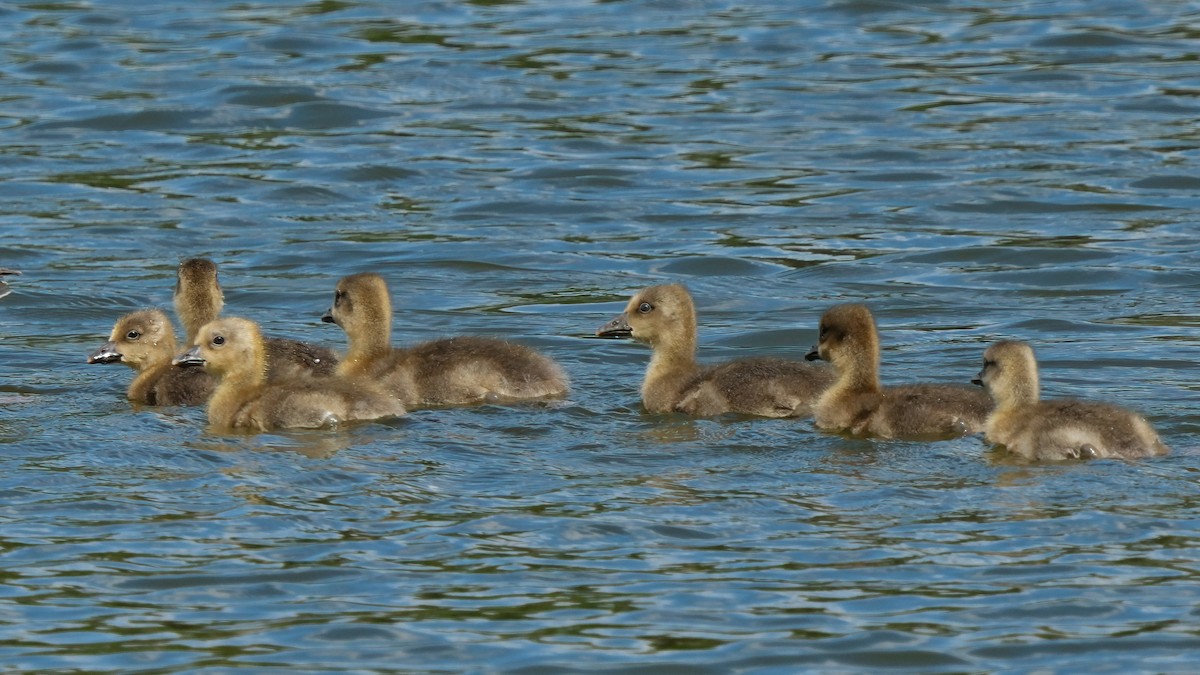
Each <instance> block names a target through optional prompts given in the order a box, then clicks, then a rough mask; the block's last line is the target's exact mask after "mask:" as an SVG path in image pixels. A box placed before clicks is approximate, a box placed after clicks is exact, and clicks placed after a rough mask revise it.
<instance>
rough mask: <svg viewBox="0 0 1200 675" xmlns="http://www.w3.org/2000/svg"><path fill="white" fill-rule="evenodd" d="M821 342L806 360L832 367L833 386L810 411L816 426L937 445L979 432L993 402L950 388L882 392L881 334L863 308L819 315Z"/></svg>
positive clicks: (937, 386)
mask: <svg viewBox="0 0 1200 675" xmlns="http://www.w3.org/2000/svg"><path fill="white" fill-rule="evenodd" d="M818 339H819V343H818V345H817V347H816V348H815V349H813V350H812V351H811V352H809V353H808V355H807V356H806V358H807V359H809V360H810V361H811V360H815V359H818V358H819V359H822V360H825V361H828V362H829V363H831V364H833V368H834V370H835V371H837V381H836V382H834V384H833V386H831V387H829V389H827V390H826V391H825V393H824V394H822V395H821V398H820V400H818V401H817V404H816V406H815V409H814V413H813V418H814V422H815V424H816V426H817V427H818V428H820V429H825V430H828V431H844V432H850V433H852V434H855V435H860V436H877V437H879V438H894V439H903V440H936V439H945V438H953V437H957V436H963V435H965V434H973V433H977V432H980V431H983V427H984V423H985V421H986V420H987V415H988V411H989V410H990V409H991V400H990V399H989V398H988V397H987V396H981V395H980V394H981V393H982V392H980V391H979V390H978V389H971V388H970V387H966V386H959V385H953V384H909V385H903V386H898V387H884V386H883V385H882V384H881V383H880V380H879V333H878V331H877V330H876V329H875V319H874V317H872V316H871V310H869V309H867V308H866V307H865V306H864V305H853V304H847V305H835V306H834V307H831V308H829V309H828V310H826V312H825V313H824V314H823V315H822V316H821V327H820V335H819V337H818Z"/></svg>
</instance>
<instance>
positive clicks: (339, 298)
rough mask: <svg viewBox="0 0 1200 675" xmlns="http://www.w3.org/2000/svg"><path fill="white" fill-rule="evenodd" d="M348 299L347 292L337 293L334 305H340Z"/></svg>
mask: <svg viewBox="0 0 1200 675" xmlns="http://www.w3.org/2000/svg"><path fill="white" fill-rule="evenodd" d="M345 299H346V291H336V292H334V294H333V304H335V305H340V304H342V300H345Z"/></svg>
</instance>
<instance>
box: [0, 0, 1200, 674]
mask: <svg viewBox="0 0 1200 675" xmlns="http://www.w3.org/2000/svg"><path fill="white" fill-rule="evenodd" d="M1197 25H1200V10H1197V8H1196V7H1195V5H1194V4H1193V3H1188V2H1171V1H1166V2H1155V3H1149V4H1146V3H1134V2H1123V1H1119V0H1101V1H1099V2H1056V3H1037V2H1018V3H1011V2H960V1H957V0H945V1H930V2H919V3H893V2H875V1H848V2H836V1H831V2H801V3H796V2H790V1H784V0H760V1H757V2H753V3H738V2H727V1H724V0H704V1H702V2H675V1H672V0H658V1H654V0H626V1H614V2H582V1H580V2H553V3H551V2H543V1H541V0H537V1H530V2H518V1H513V2H506V1H491V0H489V1H484V0H478V1H475V2H449V1H446V2H411V3H370V2H343V1H324V2H313V3H308V4H304V3H298V2H259V3H244V2H238V3H228V2H215V3H178V2H170V1H167V2H162V3H156V4H155V5H154V6H153V7H152V8H151V7H148V6H147V5H145V4H144V3H132V2H106V3H95V4H89V3H82V2H60V3H33V2H8V3H6V4H0V30H2V31H3V34H4V35H5V36H6V37H5V39H4V41H3V44H2V45H0V267H9V268H16V269H20V270H22V271H23V272H24V274H23V275H22V276H19V277H11V278H8V279H7V281H8V282H9V284H10V286H11V287H12V289H13V292H12V294H11V295H9V296H8V297H6V298H4V299H3V300H0V448H2V452H0V523H2V524H3V525H2V531H0V573H2V574H3V577H4V583H3V584H2V585H0V596H2V597H0V663H4V664H5V665H7V666H9V667H10V668H14V669H23V670H39V671H47V670H52V669H59V670H68V669H73V670H87V671H120V672H180V671H200V670H204V671H217V672H251V671H261V670H263V669H267V668H270V667H281V668H292V669H297V668H298V669H302V670H307V671H351V670H353V671H369V670H384V669H409V670H413V671H422V672H440V671H476V672H479V671H484V672H512V673H535V672H561V671H564V670H575V669H578V670H594V671H606V672H607V671H612V672H631V671H638V670H643V671H653V672H666V671H668V670H669V669H670V668H671V667H676V668H678V669H681V670H683V669H686V670H688V671H689V672H727V671H732V670H739V671H752V672H781V673H782V672H794V671H795V670H797V669H806V668H807V669H812V670H822V671H831V670H832V671H838V670H842V671H863V670H880V669H894V670H910V671H920V672H939V671H954V672H962V671H992V670H999V671H1027V670H1035V669H1037V670H1048V671H1065V670H1073V671H1083V670H1089V671H1103V670H1107V671H1129V670H1133V669H1138V670H1146V671H1156V672H1170V671H1185V670H1188V669H1189V668H1191V667H1192V664H1194V663H1195V662H1196V658H1197V656H1198V655H1200V629H1198V628H1197V626H1198V625H1200V621H1198V618H1200V613H1198V610H1197V609H1196V604H1195V598H1196V597H1197V593H1198V592H1200V569H1198V566H1197V561H1198V560H1200V535H1198V534H1197V524H1198V523H1200V500H1198V499H1197V496H1196V495H1197V488H1196V483H1197V477H1198V475H1200V473H1198V472H1200V459H1198V453H1197V446H1198V441H1200V414H1198V413H1197V411H1198V409H1200V401H1198V400H1197V396H1196V391H1197V385H1196V384H1195V382H1196V380H1197V376H1198V374H1200V373H1198V370H1200V369H1198V368H1197V366H1196V363H1195V362H1196V354H1197V353H1198V352H1197V342H1198V340H1197V326H1198V325H1200V313H1198V312H1197V310H1196V305H1197V299H1198V297H1200V296H1198V294H1197V288H1200V254H1198V253H1197V248H1196V241H1197V228H1196V222H1197V219H1198V216H1200V200H1198V199H1197V196H1196V194H1197V191H1198V188H1200V178H1197V176H1200V172H1198V171H1197V166H1196V165H1197V161H1198V160H1200V133H1198V132H1197V128H1198V126H1197V124H1198V122H1200V70H1197V68H1196V60H1195V54H1196V37H1197V33H1196V26H1197ZM189 256H208V257H211V258H213V259H214V260H215V261H217V262H218V263H219V264H220V266H221V271H222V281H223V284H224V286H225V293H226V303H227V311H228V312H229V313H232V314H240V315H245V316H249V317H251V318H254V319H256V320H258V321H260V322H262V323H263V324H264V326H265V327H266V329H267V330H268V331H270V332H271V333H274V334H278V335H286V336H291V337H297V338H301V339H306V340H311V341H318V342H324V343H328V344H332V345H335V346H339V347H340V346H341V345H342V335H341V333H340V331H338V330H337V329H336V328H335V327H332V326H329V325H324V324H321V323H320V322H319V317H320V315H321V313H322V312H323V311H324V310H325V308H326V307H328V305H329V302H330V300H331V296H332V292H331V291H332V288H333V285H334V283H335V282H336V280H337V279H338V278H339V277H341V276H343V275H345V274H349V273H353V272H360V271H376V272H379V273H381V274H383V275H384V276H385V277H386V278H387V279H388V280H389V282H390V283H391V286H392V292H393V296H394V300H395V302H396V304H397V312H396V317H395V322H394V330H395V336H396V339H397V341H400V342H413V341H418V340H422V339H428V338H433V337H438V336H443V335H450V334H455V333H472V334H481V335H492V336H501V337H509V338H512V339H514V340H517V341H519V342H522V343H525V344H529V345H531V346H534V347H537V348H538V349H541V350H543V351H545V352H546V353H548V354H550V355H552V356H553V357H554V358H556V359H558V360H559V361H560V362H562V363H563V364H564V366H565V368H566V369H567V370H568V372H569V373H570V375H571V377H572V380H573V383H574V390H573V393H572V394H571V396H570V398H569V399H568V400H566V401H564V402H562V403H559V404H556V405H551V406H524V407H516V408H501V407H485V408H476V409H449V410H433V411H421V412H415V413H413V414H411V415H410V416H408V418H407V419H404V420H401V421H396V422H391V423H387V424H370V425H362V426H357V427H353V428H350V429H347V430H344V431H339V432H336V433H289V434H265V435H260V436H253V437H241V436H226V435H219V434H214V433H210V432H208V431H207V430H206V429H205V425H204V414H203V411H202V410H199V409H170V408H166V409H154V408H138V407H135V406H131V405H130V404H129V402H128V401H126V400H125V398H124V389H125V387H126V386H127V384H128V381H129V377H130V374H129V373H128V372H127V371H126V370H125V369H123V368H119V367H115V366H114V367H107V368H104V367H99V366H87V365H85V364H84V357H85V356H86V354H87V353H89V352H90V351H91V350H92V349H94V348H95V347H96V346H98V345H99V344H100V343H101V342H103V341H104V340H105V339H106V337H107V334H108V331H109V328H110V327H111V325H112V322H113V321H114V320H115V319H116V318H117V316H119V315H120V314H122V313H124V312H127V311H130V310H132V309H135V308H140V307H145V306H155V305H157V306H166V305H169V303H170V294H171V289H172V286H173V283H174V279H173V278H174V270H175V266H176V264H177V263H178V261H179V260H180V259H181V258H183V257H189ZM668 281H679V282H683V283H686V284H687V285H688V286H689V287H690V288H691V289H692V291H693V293H694V294H695V296H696V299H697V303H698V305H699V308H700V314H701V316H700V322H701V334H700V342H701V356H702V358H704V359H706V360H719V359H726V358H733V357H739V356H747V355H761V354H770V355H777V356H782V357H787V358H800V357H801V356H802V355H803V354H804V352H806V351H807V350H808V348H809V346H810V345H811V344H812V343H813V341H814V340H815V338H816V335H815V327H816V322H817V318H818V317H819V315H820V312H821V311H822V310H823V309H824V308H825V307H827V306H829V305H831V304H834V303H837V302H858V301H865V302H867V303H869V304H870V305H871V306H872V308H873V309H874V310H875V312H876V315H877V318H878V321H879V323H880V327H881V330H882V339H883V343H884V368H885V372H884V377H885V379H886V380H887V381H889V382H902V381H908V380H915V379H929V380H938V381H948V382H966V381H968V380H969V379H970V378H971V377H972V376H973V375H974V374H975V372H976V371H977V370H978V367H979V360H980V355H981V353H982V351H983V349H984V348H985V347H986V346H987V345H988V344H989V343H991V342H992V341H994V340H997V339H1003V338H1019V339H1026V340H1030V341H1031V342H1033V343H1034V344H1035V346H1036V347H1037V349H1038V351H1039V355H1040V357H1041V361H1042V366H1043V387H1044V390H1045V392H1046V394H1048V395H1051V396H1063V395H1076V396H1085V397H1097V398H1105V399H1111V400H1116V401H1119V402H1122V403H1124V404H1126V405H1128V406H1130V407H1133V408H1135V409H1137V410H1139V411H1141V412H1143V413H1144V414H1145V415H1146V416H1147V417H1148V418H1149V419H1150V420H1151V421H1152V422H1153V423H1154V424H1155V425H1156V426H1157V427H1158V428H1159V430H1160V431H1161V432H1162V434H1163V437H1164V439H1165V440H1166V442H1167V443H1168V444H1169V445H1171V446H1172V447H1173V448H1174V450H1175V452H1174V453H1173V454H1172V455H1171V456H1170V457H1167V458H1163V459H1156V460H1151V461H1144V462H1138V463H1133V464H1126V463H1122V462H1090V463H1073V464H1061V465H1047V466H1026V465H1021V464H1018V463H1015V462H1012V461H1011V460H1010V459H1008V458H1006V457H1005V456H1004V455H1003V454H1002V453H999V452H996V451H993V450H992V449H990V448H989V447H987V445H986V444H985V443H984V442H983V441H982V440H981V439H979V438H965V439H961V440H957V441H950V442H944V443H937V444H921V443H901V442H872V441H865V440H856V439H848V438H843V437H839V436H835V435H828V434H823V433H819V432H816V431H815V430H813V428H812V425H811V422H810V421H807V420H802V421H795V420H749V419H745V418H736V417H730V418H720V419H713V420H690V419H685V418H682V417H676V416H654V415H647V414H645V413H644V412H642V410H641V408H640V404H639V402H638V386H639V384H640V379H641V374H642V371H643V369H644V367H645V364H646V362H647V359H648V352H647V350H646V349H645V348H644V347H641V346H639V345H635V344H631V343H625V342H614V341H601V340H594V339H590V338H589V337H588V336H589V335H590V334H591V332H592V331H593V330H594V329H595V328H596V327H597V326H598V325H600V324H601V323H603V322H604V321H606V320H607V319H608V318H610V317H611V316H612V315H613V314H615V313H617V312H619V311H620V309H621V308H622V306H623V304H624V300H625V298H627V297H628V295H629V294H630V293H631V292H633V291H634V290H636V289H638V288H640V287H642V286H645V285H649V284H653V283H662V282H668Z"/></svg>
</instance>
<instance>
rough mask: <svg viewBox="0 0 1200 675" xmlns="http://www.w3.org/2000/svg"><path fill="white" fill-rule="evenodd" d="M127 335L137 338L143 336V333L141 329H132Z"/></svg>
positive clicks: (133, 338)
mask: <svg viewBox="0 0 1200 675" xmlns="http://www.w3.org/2000/svg"><path fill="white" fill-rule="evenodd" d="M125 337H126V339H129V340H136V339H138V338H140V337H142V334H141V333H140V332H139V331H136V330H131V331H129V332H128V333H126V334H125Z"/></svg>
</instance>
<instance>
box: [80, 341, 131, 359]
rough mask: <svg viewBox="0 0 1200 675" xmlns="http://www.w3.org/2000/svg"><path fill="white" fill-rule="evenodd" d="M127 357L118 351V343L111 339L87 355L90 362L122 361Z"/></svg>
mask: <svg viewBox="0 0 1200 675" xmlns="http://www.w3.org/2000/svg"><path fill="white" fill-rule="evenodd" d="M123 358H125V357H124V356H123V355H122V354H121V352H119V351H117V343H115V342H112V341H109V342H105V343H104V344H103V345H101V346H100V348H99V349H97V350H96V351H94V352H92V353H91V354H89V355H88V357H87V362H88V363H120V362H121V359H123Z"/></svg>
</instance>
